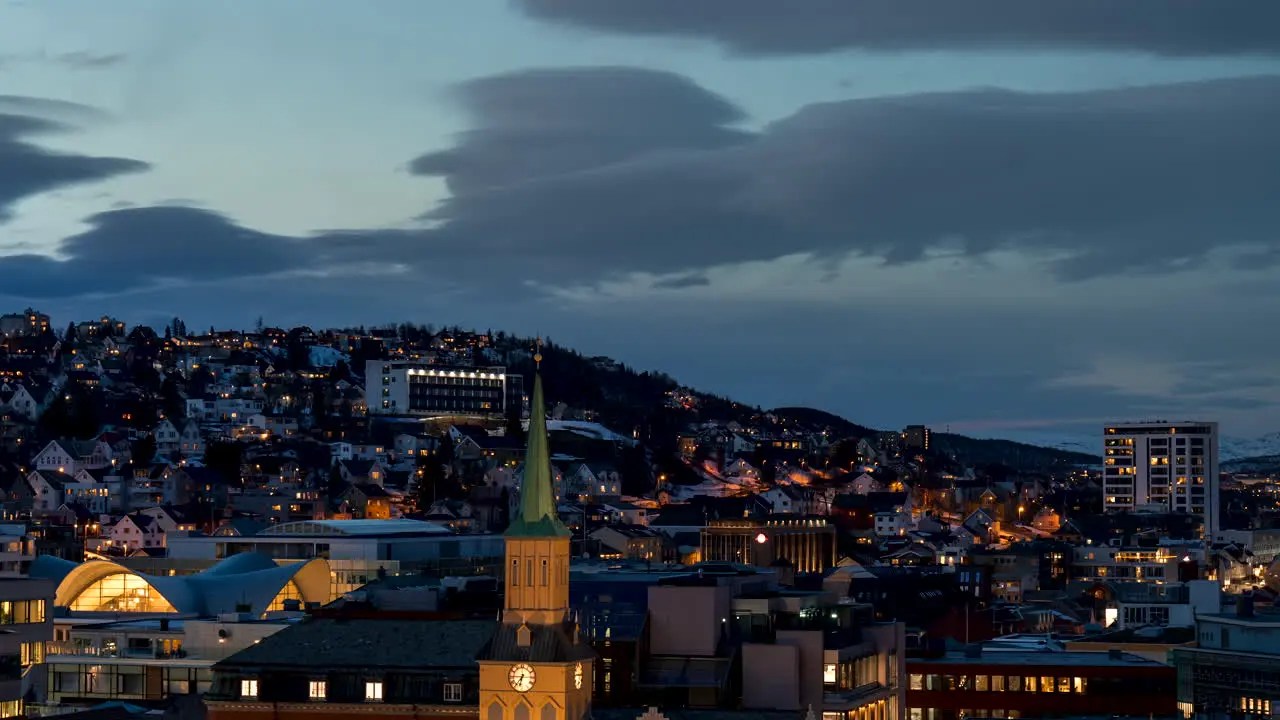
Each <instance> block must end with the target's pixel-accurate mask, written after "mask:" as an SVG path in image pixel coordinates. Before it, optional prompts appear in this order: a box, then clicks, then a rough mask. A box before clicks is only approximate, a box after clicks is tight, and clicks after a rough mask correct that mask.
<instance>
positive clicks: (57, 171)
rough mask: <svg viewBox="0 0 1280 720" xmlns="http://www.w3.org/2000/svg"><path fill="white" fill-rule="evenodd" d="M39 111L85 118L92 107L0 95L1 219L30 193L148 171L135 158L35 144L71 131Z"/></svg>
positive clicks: (46, 113)
mask: <svg viewBox="0 0 1280 720" xmlns="http://www.w3.org/2000/svg"><path fill="white" fill-rule="evenodd" d="M42 114H44V115H50V114H51V115H62V116H68V117H70V116H81V117H83V116H89V115H92V114H93V111H92V110H91V109H89V108H85V107H83V106H78V105H75V104H73V103H62V102H53V101H47V100H36V99H30V98H19V97H12V96H0V223H2V222H4V221H5V220H7V219H8V218H9V217H10V215H11V213H12V212H13V206H14V205H15V204H17V203H18V202H19V201H21V200H23V199H25V198H28V197H31V196H33V195H37V194H40V193H44V192H49V191H51V190H55V189H58V188H61V187H66V186H70V185H76V184H79V183H86V182H94V181H99V180H106V179H108V178H111V177H115V176H117V175H122V174H125V173H133V172H141V171H143V170H146V169H147V164H146V163H143V162H139V161H137V160H127V159H124V158H112V157H90V156H86V155H73V154H67V153H56V152H51V151H48V150H45V149H43V148H41V147H40V146H38V145H35V144H33V143H32V142H30V138H32V137H35V136H40V135H47V134H50V133H55V132H62V131H66V130H68V129H69V128H68V126H67V125H65V124H63V123H61V122H58V121H56V120H51V119H48V118H47V117H41V115H42ZM0 262H2V261H0Z"/></svg>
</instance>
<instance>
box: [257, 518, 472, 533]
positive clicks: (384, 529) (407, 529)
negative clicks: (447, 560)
mask: <svg viewBox="0 0 1280 720" xmlns="http://www.w3.org/2000/svg"><path fill="white" fill-rule="evenodd" d="M451 534H453V533H452V531H451V530H449V528H446V527H444V526H442V525H439V524H436V523H432V522H424V521H422V520H410V519H408V518H396V519H394V520H300V521H298V522H286V523H280V524H278V525H272V526H270V527H267V528H265V529H263V530H260V531H258V535H259V536H261V537H268V536H281V535H283V536H287V537H315V536H325V537H334V536H338V537H387V536H406V535H407V536H421V535H451Z"/></svg>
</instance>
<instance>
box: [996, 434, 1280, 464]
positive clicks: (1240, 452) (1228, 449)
mask: <svg viewBox="0 0 1280 720" xmlns="http://www.w3.org/2000/svg"><path fill="white" fill-rule="evenodd" d="M1001 439H1003V440H1012V441H1014V442H1021V443H1027V444H1028V445H1039V446H1040V447H1051V448H1056V449H1058V450H1069V451H1071V452H1081V453H1089V454H1090V455H1101V454H1102V436H1101V435H1096V436H1088V435H1050V434H1043V435H1040V434H1034V433H1026V434H1024V433H1018V434H1017V435H1016V436H1014V437H1003V438H1001ZM1263 455H1280V432H1273V433H1268V434H1266V435H1260V436H1258V437H1255V438H1238V437H1226V436H1224V437H1222V438H1220V439H1219V441H1218V461H1219V462H1228V461H1230V460H1239V459H1240V458H1248V457H1259V456H1263Z"/></svg>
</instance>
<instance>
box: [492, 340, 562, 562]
mask: <svg viewBox="0 0 1280 720" xmlns="http://www.w3.org/2000/svg"><path fill="white" fill-rule="evenodd" d="M539 344H541V343H539ZM533 359H534V361H535V362H536V363H538V365H539V368H540V367H541V364H542V353H538V354H536V355H534V356H533ZM545 407H546V404H545V403H544V401H543V399H542V373H541V372H539V371H538V370H535V371H534V374H533V399H532V401H531V407H530V409H529V432H528V433H527V435H528V438H529V440H528V443H529V444H528V447H526V449H525V451H524V477H523V478H521V480H520V509H519V510H518V511H517V512H516V516H515V517H514V518H512V519H511V525H510V526H508V527H507V532H506V536H507V537H568V536H569V535H570V534H571V533H570V532H569V528H567V527H565V526H564V523H562V522H560V516H559V515H558V514H557V513H556V494H555V474H554V473H553V472H552V470H551V448H550V445H549V443H548V442H547V415H546V410H545Z"/></svg>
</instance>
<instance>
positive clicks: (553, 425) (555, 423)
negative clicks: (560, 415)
mask: <svg viewBox="0 0 1280 720" xmlns="http://www.w3.org/2000/svg"><path fill="white" fill-rule="evenodd" d="M556 430H564V431H567V432H571V433H575V434H577V435H583V436H585V437H589V438H595V439H596V440H609V441H611V442H623V443H627V444H628V445H634V444H635V440H633V439H631V438H629V437H626V436H624V435H619V434H618V433H616V432H614V431H612V430H610V429H609V428H607V427H605V426H603V425H601V424H600V423H594V422H587V421H585V420H548V421H547V431H548V432H554V431H556Z"/></svg>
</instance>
